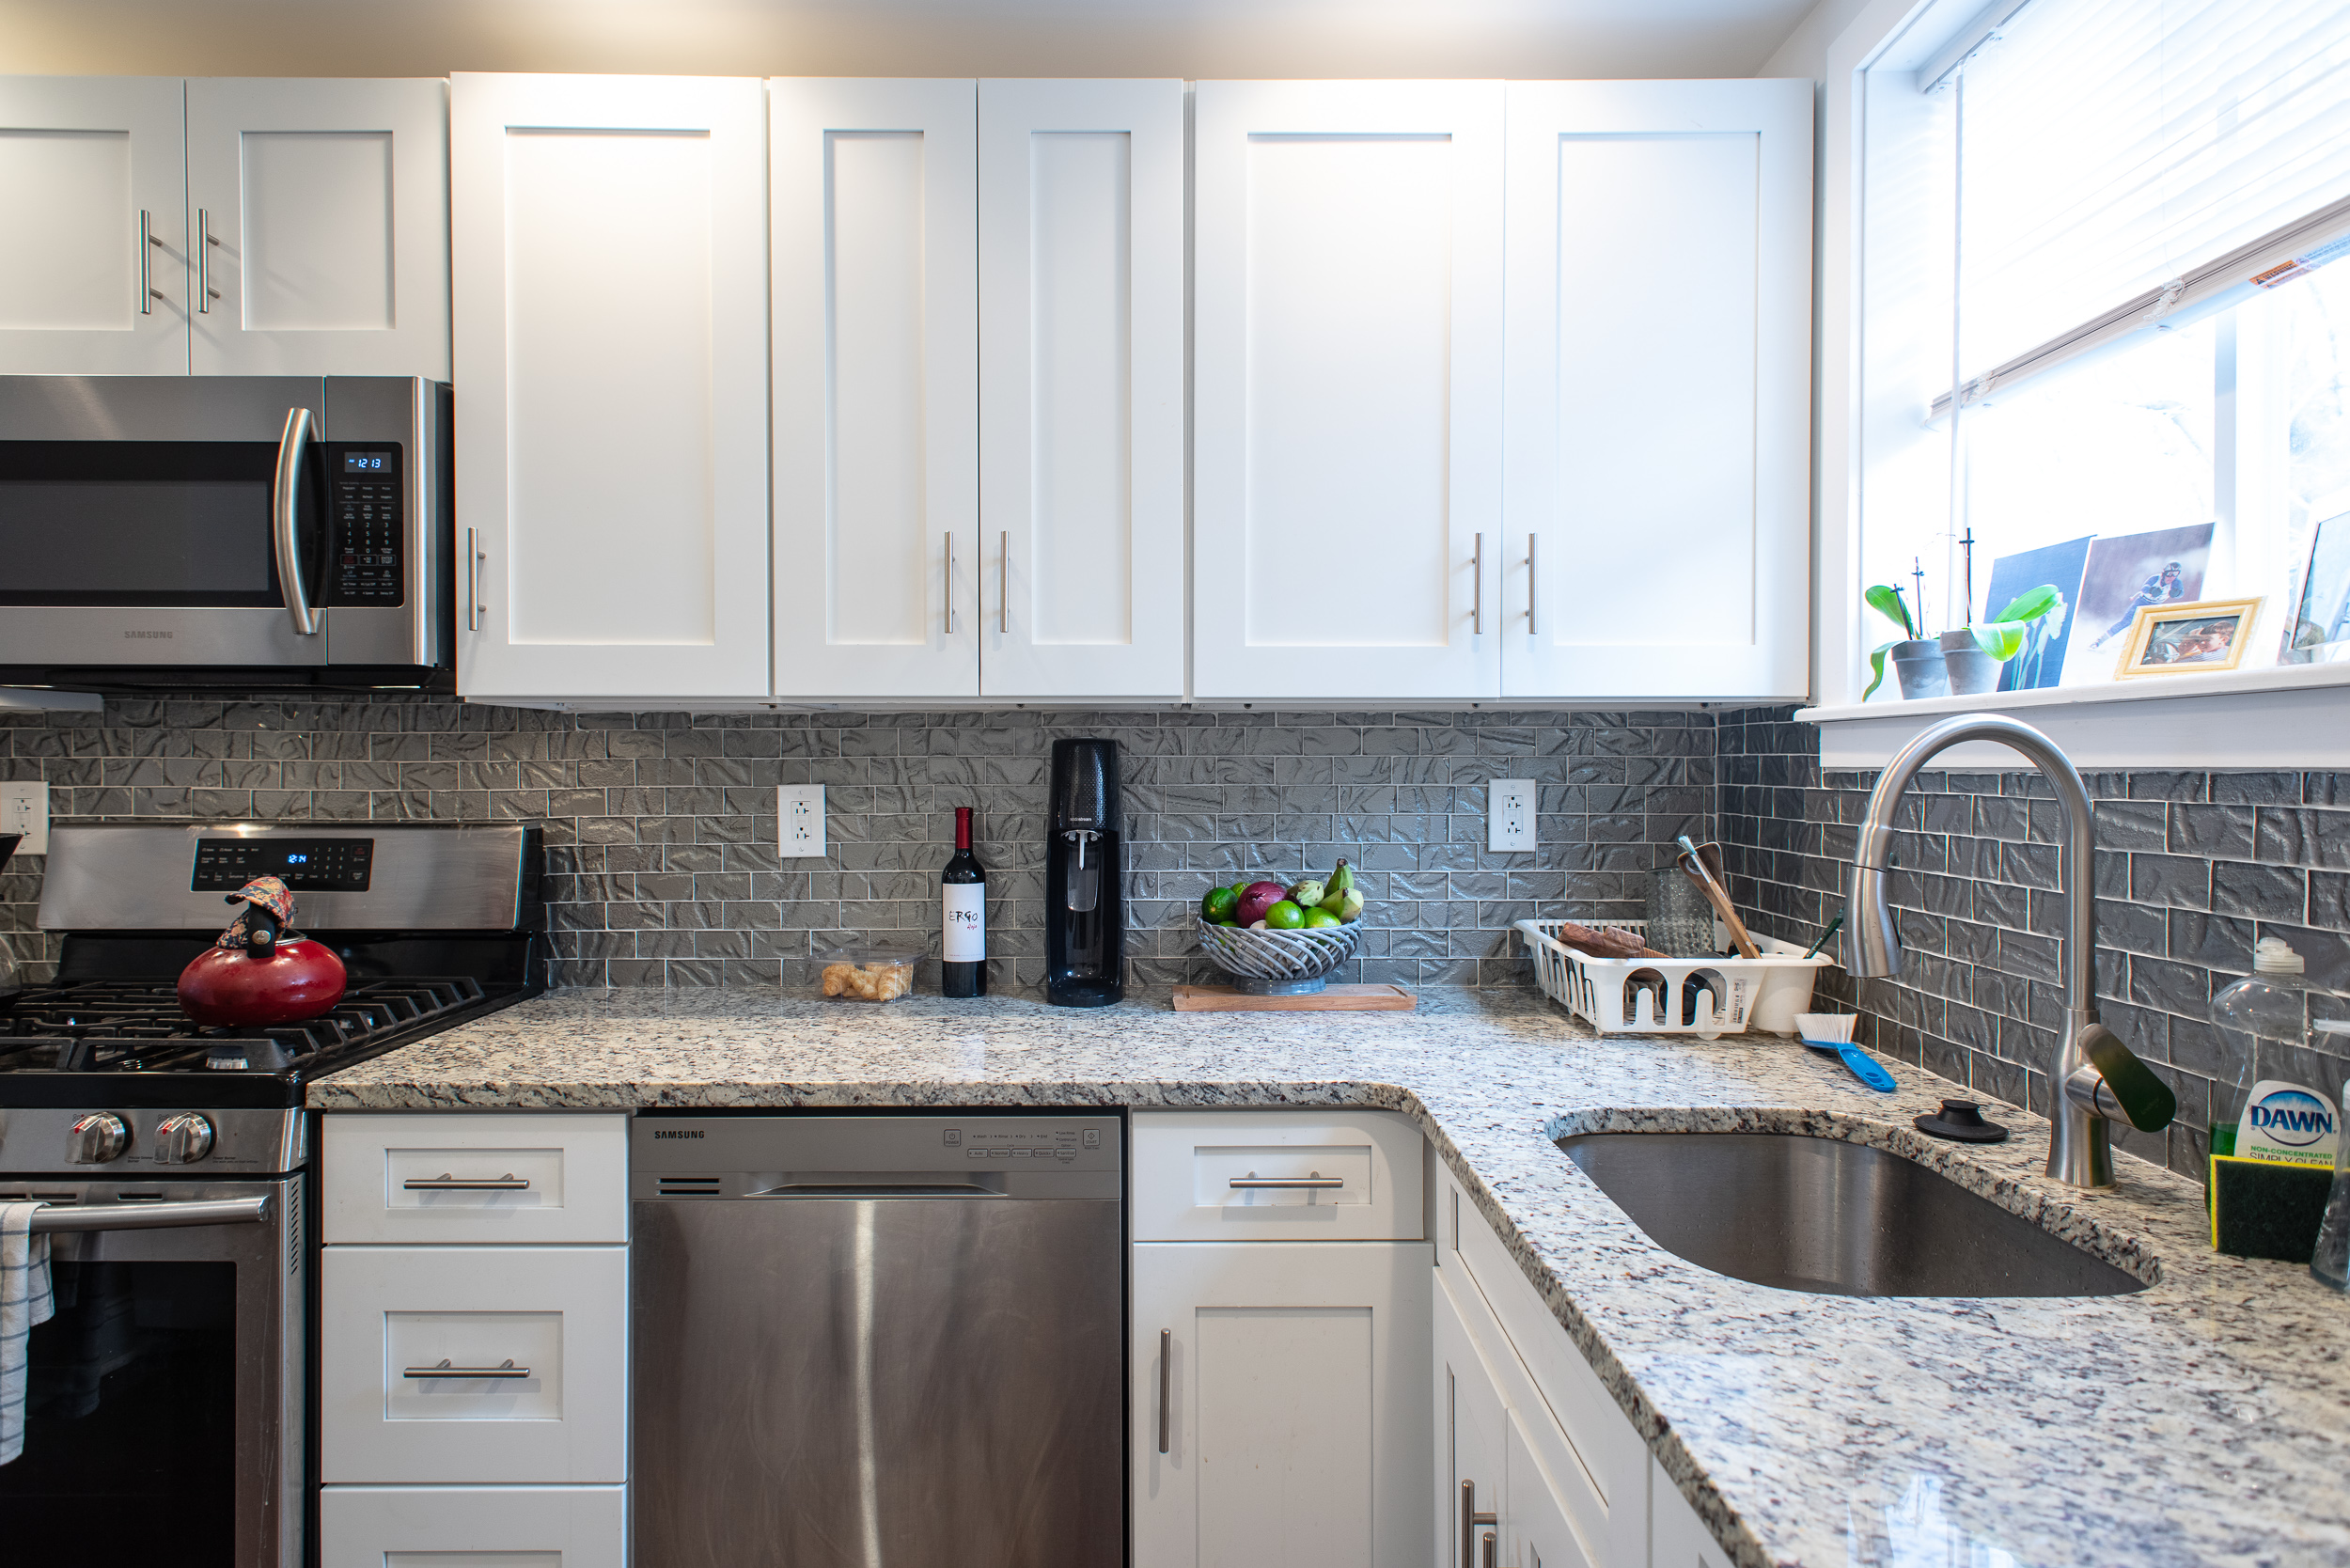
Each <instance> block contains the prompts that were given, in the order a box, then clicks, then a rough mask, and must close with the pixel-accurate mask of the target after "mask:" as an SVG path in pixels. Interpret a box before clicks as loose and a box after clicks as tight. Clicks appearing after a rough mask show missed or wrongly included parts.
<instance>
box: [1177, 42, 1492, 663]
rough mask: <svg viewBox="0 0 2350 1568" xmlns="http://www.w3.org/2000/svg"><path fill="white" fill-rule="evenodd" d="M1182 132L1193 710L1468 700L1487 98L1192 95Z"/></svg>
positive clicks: (1486, 421)
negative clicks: (1189, 121)
mask: <svg viewBox="0 0 2350 1568" xmlns="http://www.w3.org/2000/svg"><path fill="white" fill-rule="evenodd" d="M1195 119H1196V125H1197V135H1196V145H1195V153H1194V168H1195V186H1194V202H1195V213H1196V218H1195V230H1194V232H1195V237H1196V238H1195V247H1196V248H1195V263H1194V265H1195V273H1194V279H1195V281H1194V306H1193V309H1194V331H1193V345H1194V346H1193V356H1194V383H1193V387H1194V390H1193V409H1194V424H1193V431H1194V435H1193V440H1194V455H1193V485H1194V492H1193V522H1192V537H1193V557H1192V582H1193V587H1192V592H1193V604H1194V611H1193V619H1192V674H1193V686H1194V692H1195V695H1197V696H1199V697H1200V698H1211V699H1215V698H1355V697H1360V698H1381V699H1391V698H1392V699H1402V698H1431V699H1442V698H1477V697H1490V696H1492V695H1494V694H1495V693H1496V690H1497V689H1498V687H1497V682H1498V679H1499V675H1498V670H1499V664H1500V655H1499V648H1500V638H1499V633H1500V626H1499V624H1498V623H1497V622H1496V619H1495V610H1496V604H1497V603H1498V599H1497V596H1496V589H1497V587H1498V583H1499V571H1500V564H1501V543H1502V540H1501V380H1502V349H1501V289H1502V217H1501V212H1502V206H1501V198H1502V136H1501V128H1502V88H1501V85H1500V84H1499V83H1496V82H1202V83H1201V84H1199V88H1198V99H1197V103H1196V115H1195ZM1480 541H1482V559H1481V560H1480Z"/></svg>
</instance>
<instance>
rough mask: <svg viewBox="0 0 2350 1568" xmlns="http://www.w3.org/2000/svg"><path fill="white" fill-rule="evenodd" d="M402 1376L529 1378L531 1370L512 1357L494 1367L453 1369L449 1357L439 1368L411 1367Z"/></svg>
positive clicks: (442, 1361) (443, 1360)
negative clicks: (515, 1361) (517, 1364)
mask: <svg viewBox="0 0 2350 1568" xmlns="http://www.w3.org/2000/svg"><path fill="white" fill-rule="evenodd" d="M399 1375H400V1376H402V1377H528V1376H529V1375H530V1369H529V1368H528V1367H518V1366H516V1365H514V1358H513V1357H512V1356H508V1357H507V1358H506V1359H505V1360H503V1361H500V1362H499V1363H498V1364H497V1365H496V1366H494V1367H452V1366H450V1365H449V1364H448V1357H447V1356H442V1357H441V1364H440V1365H439V1366H437V1367H409V1368H407V1369H405V1370H404V1371H402V1372H400V1374H399Z"/></svg>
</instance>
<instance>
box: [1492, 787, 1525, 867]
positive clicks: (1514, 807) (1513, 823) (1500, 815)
mask: <svg viewBox="0 0 2350 1568" xmlns="http://www.w3.org/2000/svg"><path fill="white" fill-rule="evenodd" d="M1485 847H1486V848H1487V849H1489V850H1493V851H1496V853H1504V854H1515V853H1523V852H1527V851H1530V850H1532V849H1533V847H1534V781H1533V780H1532V779H1530V778H1496V779H1495V780H1494V781H1493V782H1492V783H1490V784H1488V785H1486V786H1485Z"/></svg>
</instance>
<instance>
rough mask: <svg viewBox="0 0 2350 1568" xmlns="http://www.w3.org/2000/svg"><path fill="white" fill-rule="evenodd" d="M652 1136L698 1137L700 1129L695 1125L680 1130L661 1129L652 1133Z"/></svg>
mask: <svg viewBox="0 0 2350 1568" xmlns="http://www.w3.org/2000/svg"><path fill="white" fill-rule="evenodd" d="M652 1136H653V1137H701V1136H702V1135H701V1129H700V1128H698V1127H695V1128H691V1129H688V1130H686V1131H682V1132H667V1131H661V1132H656V1133H654V1134H653V1135H652Z"/></svg>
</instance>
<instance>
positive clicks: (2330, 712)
mask: <svg viewBox="0 0 2350 1568" xmlns="http://www.w3.org/2000/svg"><path fill="white" fill-rule="evenodd" d="M1887 679H1888V680H1890V679H1891V676H1890V675H1889V674H1888V677H1887ZM1954 713H2008V714H2013V716H2014V717H2016V718H2019V719H2022V720H2023V721H2024V722H2025V723H2027V724H2029V725H2032V726H2034V727H2035V728H2038V729H2043V730H2045V731H2046V732H2047V734H2048V735H2049V737H2050V738H2051V739H2052V740H2054V741H2055V742H2056V743H2057V745H2060V746H2061V747H2062V748H2063V749H2064V751H2065V754H2066V755H2067V756H2069V757H2071V758H2072V759H2073V761H2074V763H2075V765H2076V766H2078V767H2081V768H2084V769H2088V768H2194V769H2201V768H2350V665H2282V666H2265V667H2263V668H2259V669H2239V670H2228V671H2223V672H2219V673H2216V674H2211V675H2149V676H2143V677H2140V678H2139V679H2138V680H2134V681H2116V682H2113V683H2112V684H2110V685H2096V686H2058V687H2051V688H2046V689H2044V690H2039V691H2027V692H1994V693H1990V694H1987V695H1985V696H1982V697H1930V698H1918V699H1916V700H1914V701H1891V702H1867V703H1849V704H1842V705H1839V706H1835V707H1819V708H1803V709H1799V710H1797V711H1796V713H1795V717H1796V718H1798V719H1801V720H1804V721H1805V722H1807V723H1810V724H1816V725H1818V726H1819V727H1820V765H1821V766H1822V767H1823V768H1834V769H1869V768H1877V767H1882V766H1884V764H1885V763H1886V761H1887V760H1888V759H1890V758H1891V757H1892V755H1893V754H1894V753H1895V752H1896V751H1899V750H1900V749H1901V748H1902V747H1903V746H1904V745H1907V744H1908V743H1909V741H1910V740H1911V739H1912V738H1913V737H1915V736H1916V735H1918V734H1919V732H1920V731H1922V730H1924V729H1926V728H1927V727H1928V726H1930V725H1933V724H1935V723H1937V722H1939V721H1940V720H1942V719H1945V718H1948V717H1950V716H1951V714H1954ZM2025 765H2026V764H2025V763H2024V761H2023V760H2022V759H2021V758H2019V757H2018V756H2017V755H2016V754H2015V753H2014V752H2013V751H2010V750H2008V749H2007V748H2006V747H2005V746H2001V745H1994V744H1990V743H1982V742H1977V743H1970V744H1968V745H1962V746H1953V747H1952V748H1951V749H1950V750H1949V751H1946V752H1943V753H1942V754H1941V755H1940V756H1938V757H1936V758H1935V766H1936V767H1952V768H1969V769H1981V768H2015V767H2022V766H2025Z"/></svg>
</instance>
